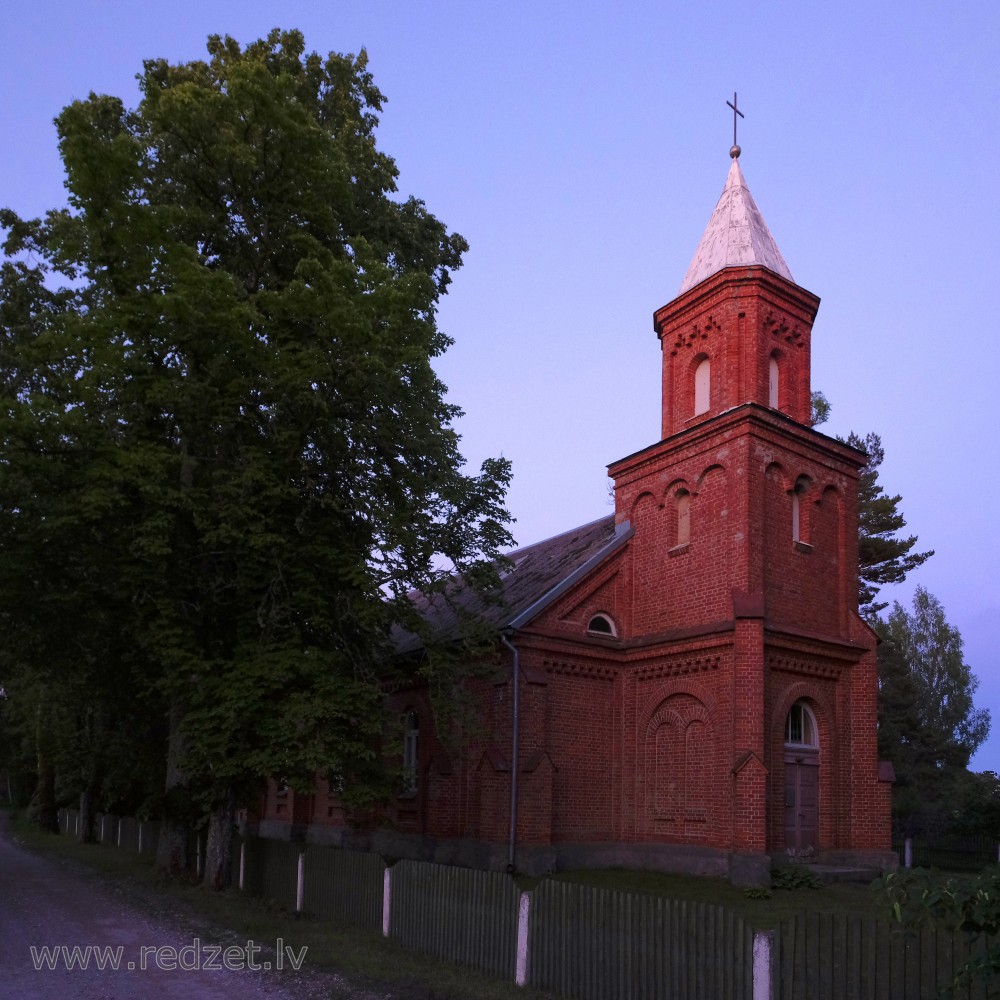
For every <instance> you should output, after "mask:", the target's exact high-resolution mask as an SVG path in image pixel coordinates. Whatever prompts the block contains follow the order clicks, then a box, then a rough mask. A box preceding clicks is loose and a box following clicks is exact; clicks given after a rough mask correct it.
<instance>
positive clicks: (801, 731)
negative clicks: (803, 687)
mask: <svg viewBox="0 0 1000 1000" xmlns="http://www.w3.org/2000/svg"><path fill="white" fill-rule="evenodd" d="M785 745H786V746H794V747H817V746H819V734H818V733H817V731H816V719H815V717H814V716H813V714H812V712H811V711H810V709H809V706H808V705H807V704H806V703H805V702H804V701H797V702H796V703H795V704H794V705H792V707H791V708H790V709H789V711H788V717H787V718H786V719H785Z"/></svg>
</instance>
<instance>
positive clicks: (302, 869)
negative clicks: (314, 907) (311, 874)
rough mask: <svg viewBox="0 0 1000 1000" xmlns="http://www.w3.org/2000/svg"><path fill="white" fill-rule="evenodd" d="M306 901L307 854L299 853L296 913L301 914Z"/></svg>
mask: <svg viewBox="0 0 1000 1000" xmlns="http://www.w3.org/2000/svg"><path fill="white" fill-rule="evenodd" d="M305 899H306V852H305V851H299V870H298V874H297V875H296V883H295V912H296V913H301V912H302V906H303V904H304V903H305Z"/></svg>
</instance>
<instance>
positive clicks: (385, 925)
mask: <svg viewBox="0 0 1000 1000" xmlns="http://www.w3.org/2000/svg"><path fill="white" fill-rule="evenodd" d="M391 926H392V869H391V868H386V870H385V874H384V875H383V876H382V937H388V936H389V929H390V927H391Z"/></svg>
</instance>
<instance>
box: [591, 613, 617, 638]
mask: <svg viewBox="0 0 1000 1000" xmlns="http://www.w3.org/2000/svg"><path fill="white" fill-rule="evenodd" d="M587 631H588V632H590V633H591V634H592V635H605V636H607V637H608V638H612V639H613V638H614V637H615V636H617V635H618V630H617V629H616V628H615V623H614V622H613V621H612V620H611V617H610V616H609V615H605V614H598V615H594V617H593V618H591V619H590V621H589V622H587Z"/></svg>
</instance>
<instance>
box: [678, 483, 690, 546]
mask: <svg viewBox="0 0 1000 1000" xmlns="http://www.w3.org/2000/svg"><path fill="white" fill-rule="evenodd" d="M690 541H691V494H690V493H688V491H687V490H678V492H677V544H678V545H687V544H688V542H690Z"/></svg>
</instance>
